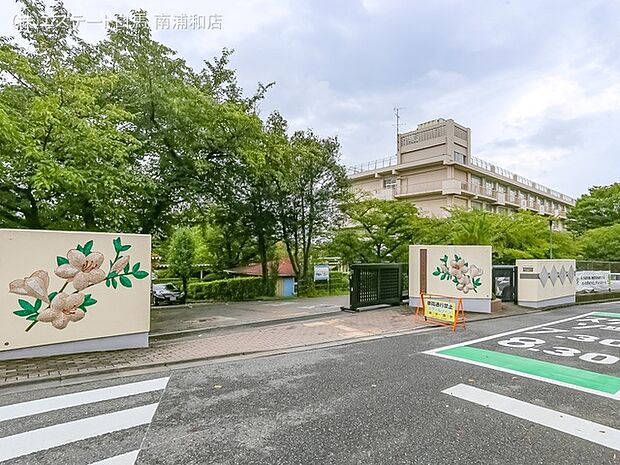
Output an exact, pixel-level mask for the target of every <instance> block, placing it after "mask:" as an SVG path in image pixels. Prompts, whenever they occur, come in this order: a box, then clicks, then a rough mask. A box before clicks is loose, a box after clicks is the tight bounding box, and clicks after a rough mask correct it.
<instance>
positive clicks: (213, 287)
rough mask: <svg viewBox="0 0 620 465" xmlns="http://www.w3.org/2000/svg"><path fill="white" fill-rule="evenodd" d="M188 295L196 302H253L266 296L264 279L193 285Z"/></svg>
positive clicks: (234, 279) (220, 281) (238, 279)
mask: <svg viewBox="0 0 620 465" xmlns="http://www.w3.org/2000/svg"><path fill="white" fill-rule="evenodd" d="M187 293H188V295H189V297H190V298H191V299H195V300H232V301H237V300H253V299H256V298H258V297H262V296H264V295H265V285H264V283H263V279H262V278H231V279H219V280H216V281H209V282H199V283H192V284H190V285H189V287H188V290H187Z"/></svg>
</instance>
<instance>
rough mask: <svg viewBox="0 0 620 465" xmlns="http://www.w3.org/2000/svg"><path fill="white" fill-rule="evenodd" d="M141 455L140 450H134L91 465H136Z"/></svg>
mask: <svg viewBox="0 0 620 465" xmlns="http://www.w3.org/2000/svg"><path fill="white" fill-rule="evenodd" d="M139 453H140V450H132V451H131V452H127V453H126V454H120V455H115V456H114V457H109V458H107V459H103V460H99V461H98V462H93V463H91V464H90V465H133V464H134V463H136V459H137V458H138V454H139Z"/></svg>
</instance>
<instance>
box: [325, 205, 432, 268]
mask: <svg viewBox="0 0 620 465" xmlns="http://www.w3.org/2000/svg"><path fill="white" fill-rule="evenodd" d="M343 210H344V213H345V215H346V217H347V219H348V220H349V223H350V224H351V225H352V226H351V227H349V228H344V229H341V230H338V231H337V232H336V233H335V235H334V237H333V240H332V242H331V244H330V245H329V247H328V250H329V253H330V254H333V255H339V256H341V257H342V259H343V261H344V262H345V263H349V264H350V263H359V262H361V263H381V262H406V261H407V260H408V249H409V245H410V244H415V243H419V240H418V239H419V235H420V234H421V233H422V230H423V229H424V227H425V226H428V225H429V223H427V222H425V221H424V220H422V219H421V218H419V217H418V209H417V208H416V207H415V205H414V204H413V203H410V202H403V201H399V200H379V199H371V200H361V201H354V202H350V203H347V204H346V205H345V206H344V207H343Z"/></svg>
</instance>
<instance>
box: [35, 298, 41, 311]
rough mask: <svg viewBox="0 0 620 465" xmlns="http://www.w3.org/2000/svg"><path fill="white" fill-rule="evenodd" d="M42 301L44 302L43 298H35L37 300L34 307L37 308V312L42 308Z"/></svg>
mask: <svg viewBox="0 0 620 465" xmlns="http://www.w3.org/2000/svg"><path fill="white" fill-rule="evenodd" d="M42 303H43V302H41V300H39V299H37V300H35V302H34V309H35V310H36V311H37V312H38V311H39V310H40V309H41V304H42Z"/></svg>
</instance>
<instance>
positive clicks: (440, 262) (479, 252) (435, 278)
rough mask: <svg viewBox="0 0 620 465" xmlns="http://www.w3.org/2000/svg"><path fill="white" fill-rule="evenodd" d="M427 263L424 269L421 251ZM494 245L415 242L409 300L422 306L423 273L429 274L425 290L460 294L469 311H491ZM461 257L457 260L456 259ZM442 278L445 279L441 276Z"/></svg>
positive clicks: (458, 295)
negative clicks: (422, 268) (421, 277)
mask: <svg viewBox="0 0 620 465" xmlns="http://www.w3.org/2000/svg"><path fill="white" fill-rule="evenodd" d="M423 249H426V254H427V266H426V270H421V263H420V251H421V250H423ZM491 253H492V251H491V246H484V245H412V246H410V247H409V297H410V299H409V302H410V305H411V306H414V307H417V306H419V305H420V297H419V296H420V292H421V291H422V290H423V289H420V273H422V272H424V273H425V274H426V293H429V294H440V295H445V296H448V297H455V298H456V297H461V298H462V299H463V306H464V308H465V310H466V311H471V312H482V313H490V312H491V298H492V286H491V280H492V269H493V267H492V261H491V260H492V259H491ZM457 259H458V260H457ZM442 277H443V279H442Z"/></svg>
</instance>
